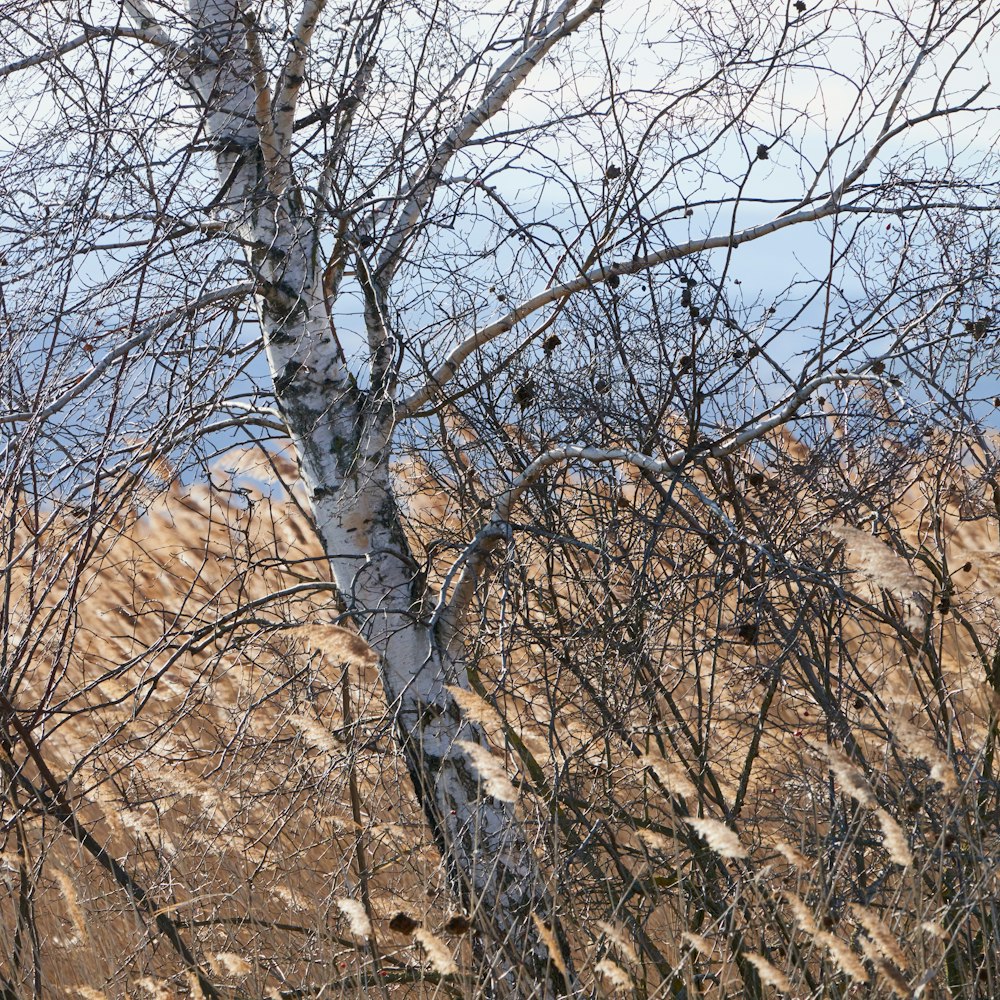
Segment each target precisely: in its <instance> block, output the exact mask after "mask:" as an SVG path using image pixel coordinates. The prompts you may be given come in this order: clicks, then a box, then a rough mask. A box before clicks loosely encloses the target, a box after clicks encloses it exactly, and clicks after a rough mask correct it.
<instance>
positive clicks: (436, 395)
mask: <svg viewBox="0 0 1000 1000" xmlns="http://www.w3.org/2000/svg"><path fill="white" fill-rule="evenodd" d="M5 13H6V17H7V24H6V27H5V35H6V38H7V40H6V41H5V43H4V57H3V58H4V65H3V66H2V68H0V77H2V79H3V80H4V83H5V86H6V88H7V93H8V100H10V102H11V107H12V108H13V111H12V112H11V114H10V118H9V124H8V131H7V135H6V137H5V139H4V142H5V143H6V146H7V149H6V150H5V152H4V161H3V172H4V173H3V176H4V194H3V202H2V206H0V212H2V217H0V219H2V225H3V229H4V243H5V246H6V249H5V250H4V271H5V275H6V276H5V278H4V285H5V292H4V309H5V315H4V319H3V322H4V324H5V331H6V332H5V337H6V338H7V339H8V352H9V353H8V355H7V365H8V374H7V376H6V384H5V386H4V396H5V402H4V412H3V413H0V426H2V427H3V430H4V434H5V447H6V449H7V455H8V461H9V468H11V469H14V468H17V469H19V470H22V471H23V470H25V469H28V468H34V469H35V470H36V471H35V472H34V473H33V480H32V485H31V486H30V487H28V486H23V485H22V488H25V489H29V488H30V489H40V490H42V491H44V490H52V491H53V492H57V491H62V492H61V495H66V494H67V492H68V493H69V494H71V495H73V496H75V497H76V502H78V503H79V502H83V503H86V502H87V500H86V498H87V497H88V496H89V495H91V494H92V493H93V491H94V490H95V488H96V486H97V484H98V483H101V482H102V481H103V480H104V479H106V478H107V476H108V475H109V472H108V470H110V469H115V470H118V471H120V470H121V469H122V468H126V467H129V466H130V463H134V464H136V467H142V468H147V467H148V466H149V463H150V462H153V461H156V460H159V459H160V458H162V457H163V456H172V457H173V459H174V460H175V461H177V462H178V464H183V461H184V459H182V458H179V457H178V456H191V455H198V454H201V453H202V452H204V451H210V450H211V449H212V448H215V447H221V446H222V445H220V444H219V442H223V443H224V442H226V441H228V440H230V439H231V437H232V435H234V434H238V435H245V436H250V437H251V438H252V437H254V436H255V435H256V436H258V437H262V438H263V437H266V436H267V435H279V436H287V438H288V439H289V440H290V441H291V442H292V446H293V449H294V454H295V457H296V460H297V463H298V468H299V475H300V477H301V482H302V484H303V485H304V487H305V492H306V495H307V498H308V505H309V512H310V514H311V517H312V518H313V519H314V522H315V525H316V529H317V531H318V534H319V537H320V538H321V540H322V545H323V548H324V551H325V552H326V554H327V556H328V558H329V564H330V568H331V571H332V576H333V579H334V581H335V583H336V592H337V601H338V602H339V604H340V613H341V614H342V615H343V616H344V618H343V620H344V621H349V622H350V623H352V627H354V628H356V629H357V631H358V632H359V633H360V635H361V636H363V637H364V639H365V640H366V642H367V643H368V644H369V645H370V646H371V648H372V649H373V650H375V651H376V652H377V654H378V663H379V671H380V677H381V683H382V686H383V689H384V692H385V696H386V699H387V702H388V703H389V704H390V705H391V706H392V711H393V718H394V724H395V729H396V734H397V739H398V742H399V745H400V747H401V748H402V751H403V753H404V754H405V758H406V761H407V766H408V770H409V774H410V777H411V780H412V783H413V787H414V789H415V791H416V794H417V796H418V798H419V801H420V803H421V805H422V807H423V810H424V812H425V814H426V819H427V822H428V824H429V826H430V828H431V830H432V831H433V834H434V837H435V840H436V843H437V844H438V846H439V848H440V851H441V854H442V857H443V859H444V861H445V863H446V866H447V869H448V872H449V875H450V878H451V883H452V887H453V891H454V893H455V898H456V901H458V902H460V903H461V905H463V906H464V907H465V908H467V910H468V912H469V913H470V914H471V919H472V921H473V924H474V926H475V928H476V930H477V933H478V940H479V941H480V942H481V945H480V948H481V955H480V959H481V960H482V961H483V962H484V963H486V965H487V966H489V967H490V974H489V976H488V980H489V984H490V985H489V990H490V991H491V993H492V994H493V995H497V996H510V997H529V996H537V997H555V996H562V995H572V994H574V993H576V992H577V991H578V989H579V988H580V987H579V982H578V979H577V976H576V973H575V972H574V967H573V961H572V959H571V956H570V952H569V950H568V949H567V947H566V942H565V941H564V940H563V936H562V933H561V931H560V927H559V913H558V909H559V906H558V900H559V897H560V893H561V892H562V891H563V888H564V887H563V886H561V885H560V884H559V882H558V878H555V877H554V876H553V874H552V872H553V869H552V868H551V865H550V864H549V862H548V860H547V855H546V847H545V837H547V836H548V834H544V836H543V837H542V838H541V840H539V839H538V835H537V834H536V832H535V827H534V825H533V824H531V823H528V822H527V821H526V820H525V817H524V816H523V815H519V814H518V811H517V809H516V808H515V807H514V805H513V804H512V803H510V802H507V801H505V800H504V798H503V796H500V797H498V796H497V795H491V794H487V793H486V792H484V784H483V775H482V774H481V773H480V769H479V767H480V766H481V765H482V761H481V760H479V758H477V755H476V751H475V750H474V749H470V746H469V744H470V741H471V744H473V745H475V744H477V743H478V744H483V745H485V742H486V741H485V737H484V736H483V734H482V732H481V731H480V729H479V727H478V726H477V725H476V724H474V723H473V722H470V721H469V720H467V719H465V718H464V716H463V713H462V712H461V710H460V708H459V706H458V703H457V702H456V700H455V695H454V693H453V691H454V689H461V688H467V687H468V686H469V677H470V672H471V673H473V674H476V672H477V670H478V664H477V662H476V658H475V655H474V654H473V652H472V651H473V650H474V649H475V647H476V645H477V637H476V635H475V629H476V621H477V618H476V613H475V609H476V607H478V606H479V602H480V601H481V600H486V599H487V597H486V595H487V594H488V592H489V586H490V580H491V574H492V573H494V571H495V570H497V568H498V567H502V566H503V564H504V559H505V553H506V552H508V549H509V547H511V546H516V544H517V539H518V534H519V533H521V532H524V531H529V532H530V531H531V530H532V525H531V524H530V523H529V524H527V525H526V524H525V523H524V512H525V511H527V510H530V509H531V503H532V502H538V501H539V500H540V499H541V500H542V501H543V502H545V503H550V504H555V503H557V498H558V496H559V490H558V489H556V488H555V487H554V486H553V483H555V482H556V480H554V479H553V478H552V477H553V476H556V477H558V476H562V475H566V474H570V475H579V476H589V475H591V474H592V472H591V471H590V470H593V469H594V468H595V467H600V468H606V469H610V470H612V471H611V472H610V473H609V475H610V477H611V480H612V481H613V480H614V479H615V477H621V476H626V477H631V476H639V477H641V478H642V480H643V481H644V482H649V483H655V484H657V488H659V489H664V490H667V492H668V494H669V496H671V497H672V496H673V495H675V493H676V494H682V495H695V496H700V494H699V492H698V491H699V490H700V489H701V487H700V486H699V483H701V482H702V480H701V479H699V476H701V475H703V474H707V473H706V470H708V472H711V470H713V469H718V468H721V467H723V466H724V465H725V463H726V462H729V461H731V460H735V459H739V458H740V456H746V455H748V454H751V453H753V449H755V448H757V449H759V448H761V447H764V446H765V445H766V443H767V442H769V441H773V440H774V436H775V435H776V434H778V433H779V432H780V431H781V430H782V429H783V428H790V427H796V428H801V427H803V426H808V425H809V423H810V421H811V422H813V424H817V423H822V422H824V421H825V420H826V413H825V411H824V406H825V405H827V404H826V400H827V399H828V398H832V397H833V396H835V395H836V393H838V392H841V393H846V392H851V391H854V389H853V388H852V387H859V391H865V392H871V393H874V394H875V395H879V394H882V395H885V394H889V395H892V394H894V393H898V392H900V390H901V387H902V385H903V380H904V379H911V380H915V381H917V382H918V383H920V385H922V386H924V389H926V388H927V387H928V386H929V387H930V390H929V394H930V395H932V396H933V395H935V394H937V395H938V398H940V393H942V392H943V393H946V394H947V393H951V392H954V391H955V384H954V373H953V372H952V373H948V372H945V371H943V370H940V369H939V370H938V373H937V375H936V376H935V378H937V379H938V381H937V382H935V381H934V379H933V378H930V377H924V375H921V374H920V373H921V371H923V369H920V365H921V364H922V361H921V358H923V355H920V352H921V351H923V352H925V353H926V352H930V353H931V354H933V352H934V350H935V349H936V346H935V345H945V344H947V343H950V342H952V341H953V340H954V338H955V336H956V335H957V336H968V337H974V338H976V343H979V342H980V341H981V340H982V339H983V337H984V336H985V335H986V333H987V332H988V330H989V329H990V324H991V319H990V315H989V312H988V309H989V306H990V296H991V281H992V267H993V263H992V262H993V258H992V227H993V226H994V225H995V208H996V196H997V187H996V183H997V180H996V170H995V162H994V155H993V147H994V139H995V126H996V119H995V108H994V107H993V103H995V100H994V96H993V94H992V92H991V91H990V88H989V81H988V79H987V76H986V73H985V69H984V67H986V66H988V65H989V60H990V54H991V52H992V53H993V54H994V55H995V49H992V48H991V46H992V45H993V44H994V40H993V39H994V35H993V33H994V31H995V21H996V17H997V15H996V12H995V11H993V10H991V8H990V6H989V5H982V4H968V3H965V4H963V3H942V2H930V0H921V2H915V3H911V4H909V5H908V6H907V7H906V9H905V10H904V11H899V10H892V11H889V10H888V9H887V10H885V11H881V10H875V11H871V10H868V9H866V8H864V7H862V6H858V5H855V4H852V3H835V4H826V5H814V4H812V3H808V4H807V3H799V2H796V3H791V4H779V5H777V6H773V5H770V6H764V5H759V4H746V5H740V6H737V7H733V6H731V5H728V4H723V3H718V4H717V3H710V4H705V5H698V6H697V7H690V6H689V5H684V4H676V5H672V6H670V7H668V8H660V7H658V6H655V5H654V6H650V7H646V6H644V5H643V4H641V3H629V2H617V0H541V2H539V0H532V2H528V0H524V2H521V0H516V2H515V0H512V2H510V3H499V4H494V5H492V6H487V7H486V8H481V7H479V6H475V5H474V6H470V5H462V4H461V3H452V2H449V0H446V2H443V3H429V4H422V3H416V4H411V3H395V2H393V0H357V2H354V3H351V4H347V5H344V4H333V3H329V2H327V0H278V2H274V3H270V2H269V3H264V2H257V0H189V3H188V4H187V5H186V6H184V5H182V4H169V3H161V2H158V0H123V2H122V3H121V4H111V3H107V4H105V3H87V4H79V3H72V4H66V3H60V4H49V3H47V2H41V3H36V4H33V5H30V6H29V5H21V4H8V5H7V11H6V12H5ZM991 130H993V131H991ZM794 234H801V235H798V236H796V235H794ZM797 259H798V261H797ZM786 279H787V280H786ZM753 282H757V283H758V284H759V286H760V287H759V290H758V291H753V292H750V291H748V288H749V287H750V286H751V285H752V283H753ZM969 324H971V326H970V325H969ZM956 331H957V334H956ZM918 355H919V357H918ZM928 356H929V355H928ZM921 391H924V390H918V391H917V392H916V395H915V396H914V397H913V398H914V399H918V397H919V396H920V393H921ZM913 405H918V404H917V403H914V404H913ZM921 405H922V404H921ZM122 410H124V411H125V412H129V413H130V414H131V415H130V417H129V419H128V420H127V421H126V422H125V423H121V422H120V421H119V415H120V412H121V411H122ZM109 426H114V427H116V428H117V430H116V431H115V434H114V435H113V436H109V435H105V433H104V432H105V431H106V429H107V428H108V427H109ZM463 440H468V441H475V442H476V444H475V445H474V446H470V448H469V449H468V452H467V453H466V455H465V457H464V458H463V457H462V452H463V449H462V444H461V442H462V441H463ZM137 442H139V443H137ZM199 449H200V450H199ZM80 453H83V454H86V456H87V457H86V460H85V461H82V462H80V461H79V460H78V457H77V458H75V457H74V456H78V455H79V454H80ZM469 455H474V456H475V459H474V461H470V459H469V457H468V456H469ZM54 456H62V457H61V458H55V457H54ZM456 456H457V457H456ZM451 459H454V461H451V465H450V466H449V464H448V463H449V461H450V460H451ZM417 467H419V468H420V469H421V470H424V471H426V472H427V473H428V474H429V475H431V476H432V477H436V478H439V479H442V480H446V481H447V482H448V483H450V484H451V486H452V487H454V488H456V489H457V488H458V486H461V485H462V483H461V482H460V481H459V480H461V478H462V477H465V484H464V485H465V487H468V490H467V492H462V491H460V495H461V496H463V497H466V498H467V506H465V507H464V508H463V509H462V510H461V511H460V515H459V520H460V527H459V529H458V530H457V532H453V536H454V537H450V538H449V540H448V542H447V544H442V545H441V546H439V547H438V548H437V549H435V547H434V545H433V544H431V545H429V546H428V548H427V550H426V551H423V552H420V551H416V550H415V548H414V543H413V540H412V534H411V532H409V531H408V529H407V519H408V518H409V517H411V515H412V512H413V510H412V505H411V501H410V498H409V497H408V496H407V491H408V489H409V486H408V485H407V483H408V482H410V481H412V478H411V479H410V480H408V478H407V476H408V475H410V476H411V477H412V471H413V469H414V468H417ZM407 470H410V471H409V473H408V472H407ZM456 484H457V485H456ZM609 488H610V487H609ZM80 498H83V499H82V500H81V499H80ZM671 502H672V501H671ZM724 520H725V519H723V521H724ZM534 527H535V528H539V527H540V525H539V524H537V523H536V524H535V525H534ZM733 530H734V531H735V530H736V529H735V528H734V529H733ZM443 537H444V535H442V538H443ZM765 543H766V540H761V544H765ZM442 553H443V555H442ZM442 560H443V561H442ZM477 760H479V766H477ZM188 959H190V960H191V961H193V959H191V958H190V956H187V957H186V960H188Z"/></svg>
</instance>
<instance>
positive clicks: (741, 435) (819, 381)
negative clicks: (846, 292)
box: [432, 359, 884, 645]
mask: <svg viewBox="0 0 1000 1000" xmlns="http://www.w3.org/2000/svg"><path fill="white" fill-rule="evenodd" d="M879 360H881V359H872V360H871V361H868V362H866V363H865V364H864V365H862V366H861V368H860V369H859V370H858V371H855V372H842V371H841V372H828V373H824V374H822V375H817V376H815V377H814V378H811V379H808V380H807V381H806V382H804V383H803V384H802V385H801V386H800V387H799V388H798V389H796V390H795V392H793V393H792V394H791V395H789V396H788V398H787V399H785V400H784V401H783V402H782V403H780V404H779V405H777V406H776V407H775V408H774V409H773V411H772V412H771V413H770V414H768V415H766V416H763V417H761V418H760V419H759V420H757V421H755V422H754V423H752V424H750V425H749V426H747V427H745V428H743V430H740V431H736V432H734V433H732V434H728V435H725V436H723V437H721V438H719V439H718V440H716V441H714V442H712V443H710V444H703V445H699V446H697V447H696V448H693V449H692V448H678V449H676V450H675V451H672V452H670V453H669V454H668V455H666V456H665V457H664V458H653V457H652V456H651V455H644V454H643V453H642V452H638V451H635V450H634V449H632V448H593V447H584V446H581V445H563V446H561V447H558V448H550V449H549V450H548V451H546V452H544V453H543V454H541V455H539V456H538V457H537V458H536V459H535V460H534V461H532V462H531V464H530V465H528V466H527V467H526V468H525V470H524V471H523V472H522V473H521V475H520V476H518V477H517V478H516V479H515V480H514V482H513V483H511V485H510V486H509V487H508V489H507V490H506V492H505V493H504V494H503V495H502V496H501V497H500V499H499V500H498V501H497V503H496V506H495V508H494V510H493V514H492V516H491V517H490V519H489V521H488V522H487V523H486V524H485V525H484V526H483V527H482V528H481V529H480V530H479V531H478V532H477V533H476V536H475V537H474V538H473V539H472V541H471V542H469V544H468V546H466V548H465V550H464V551H463V552H462V554H461V555H460V556H459V557H458V559H456V560H455V562H454V564H453V565H452V567H451V569H450V570H449V571H448V573H447V575H446V576H445V579H444V582H443V584H442V587H441V593H440V595H439V597H438V602H437V606H436V608H435V611H434V615H433V617H432V624H433V625H437V626H438V627H439V628H440V629H441V632H442V639H443V641H444V642H445V644H446V645H448V644H450V643H451V642H452V641H453V640H454V639H455V638H456V636H457V631H458V625H459V623H460V622H461V619H462V616H463V615H464V614H465V610H466V608H467V607H468V605H469V602H470V601H471V600H472V594H473V590H474V588H475V585H476V581H477V580H478V579H479V576H480V574H481V573H482V571H483V569H484V568H485V566H486V562H487V560H488V559H489V557H490V555H491V554H492V553H493V552H494V550H496V549H497V548H498V547H499V545H500V544H501V542H505V541H508V540H509V539H510V538H511V535H512V530H511V525H510V516H511V510H512V509H513V506H514V504H515V503H516V501H517V500H518V498H520V497H521V496H522V495H523V493H524V492H525V490H527V489H528V488H529V487H530V486H532V485H533V484H534V483H536V482H537V481H538V480H539V479H540V478H541V476H542V475H543V474H544V473H545V472H546V471H547V470H549V469H551V468H552V467H553V466H556V465H561V464H564V463H568V462H574V461H577V462H591V463H594V464H603V463H616V464H623V465H631V466H634V467H635V468H638V469H643V470H644V471H646V472H649V473H652V474H653V475H657V476H670V477H673V478H676V477H678V476H679V475H681V474H682V473H683V471H684V469H685V467H686V466H688V465H691V464H693V463H695V462H700V461H703V460H705V459H708V458H725V457H727V456H728V455H732V454H733V453H734V452H736V451H739V450H740V449H741V448H743V447H745V446H746V445H748V444H750V443H751V442H753V441H757V440H760V439H761V438H763V437H766V436H767V435H768V434H770V433H771V432H772V431H773V430H775V429H777V428H778V427H781V426H782V425H784V424H786V423H788V422H789V421H790V420H792V419H793V418H794V417H795V415H796V414H797V413H798V411H799V410H800V409H801V408H802V406H803V405H804V404H805V403H806V402H807V401H808V400H809V398H810V397H811V396H812V394H813V393H814V392H815V391H816V390H817V389H819V388H820V387H822V386H824V385H828V384H830V383H832V382H875V383H879V382H882V381H884V379H882V378H880V377H879V376H877V375H874V374H873V373H872V369H873V367H875V366H876V364H877V363H878V361H879ZM696 492H697V493H698V496H699V498H700V499H702V500H703V501H705V502H709V501H708V500H707V498H706V497H704V496H703V495H702V494H701V492H700V491H696ZM709 503H710V502H709ZM710 505H711V504H710ZM719 513H721V511H720V512H719ZM459 570H461V575H460V576H459V578H458V581H457V583H455V584H454V588H455V589H454V595H453V596H452V598H451V599H450V600H449V599H448V592H449V590H450V589H451V587H452V583H453V581H454V578H455V576H456V575H457V574H458V573H459Z"/></svg>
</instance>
